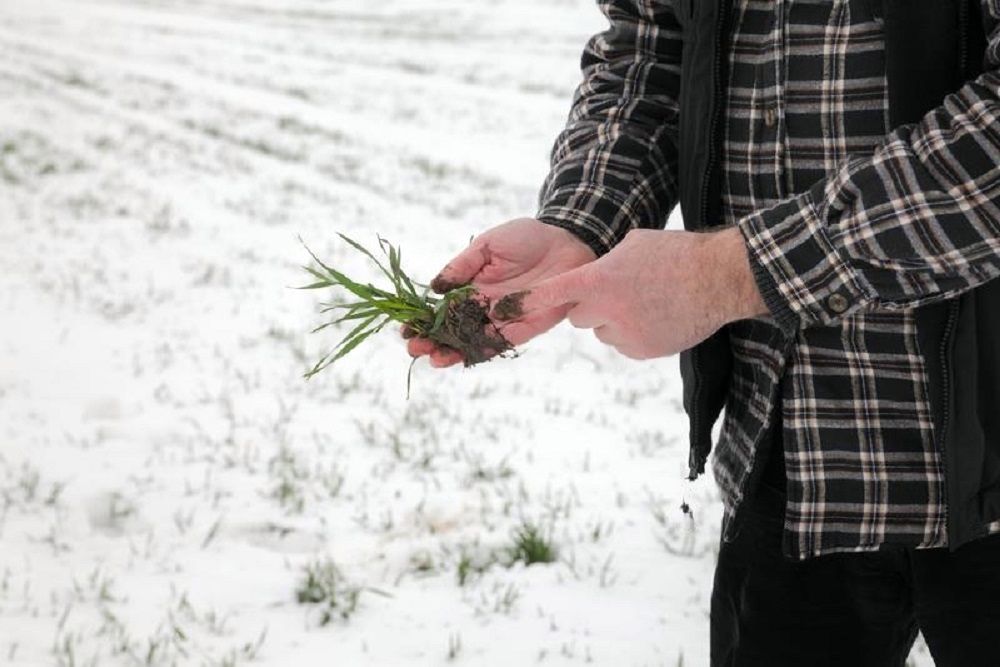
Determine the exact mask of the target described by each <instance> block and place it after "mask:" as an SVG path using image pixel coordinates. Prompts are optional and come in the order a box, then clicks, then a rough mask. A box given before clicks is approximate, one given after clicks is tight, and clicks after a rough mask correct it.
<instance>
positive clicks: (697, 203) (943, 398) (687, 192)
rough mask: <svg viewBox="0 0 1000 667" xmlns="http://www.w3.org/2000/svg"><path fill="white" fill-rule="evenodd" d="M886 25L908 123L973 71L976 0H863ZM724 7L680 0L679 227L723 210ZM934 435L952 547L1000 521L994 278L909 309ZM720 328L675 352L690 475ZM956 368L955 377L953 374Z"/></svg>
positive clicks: (901, 116)
mask: <svg viewBox="0 0 1000 667" xmlns="http://www.w3.org/2000/svg"><path fill="white" fill-rule="evenodd" d="M868 1H869V2H871V3H872V5H873V6H872V9H873V11H874V12H876V14H878V15H881V16H882V18H883V19H884V32H885V53H886V56H885V57H886V76H887V81H888V87H889V116H890V119H891V122H892V127H897V126H898V125H902V124H906V123H913V122H916V121H918V120H920V118H922V117H923V116H924V114H925V113H927V112H928V111H930V110H931V109H933V108H934V107H937V106H939V105H940V104H941V102H942V101H943V100H944V97H945V96H946V95H948V94H949V93H951V92H953V91H955V90H957V89H958V88H960V87H961V86H962V85H963V84H964V83H965V82H966V81H968V80H969V79H972V78H974V77H975V76H976V75H977V74H979V73H980V72H981V71H982V67H983V55H984V52H985V48H986V36H985V32H984V28H983V23H982V14H981V9H980V0H868ZM730 10H731V0H677V1H676V11H677V14H678V19H679V21H680V23H681V25H682V29H683V31H684V51H683V56H682V65H681V68H682V71H681V91H680V127H679V131H678V141H679V159H678V180H679V185H680V192H679V199H680V205H681V211H682V213H683V217H684V226H685V228H687V229H689V230H702V229H706V228H708V227H711V226H713V225H717V224H719V223H720V222H721V220H722V215H721V203H722V197H721V186H720V183H721V168H720V163H721V159H720V158H721V155H720V150H721V146H722V122H721V121H722V114H723V112H724V102H725V92H726V91H725V84H726V81H727V73H726V60H727V59H726V54H727V50H728V45H727V40H728V36H729V26H728V25H726V24H727V20H728V18H729V16H730V14H731V12H730ZM914 312H915V314H916V325H917V338H918V343H919V346H920V351H921V354H922V355H923V357H924V362H925V366H926V369H927V373H928V387H929V394H930V400H931V407H932V414H933V420H934V432H935V434H936V439H937V441H938V446H939V447H940V448H941V451H942V452H943V460H944V467H945V478H946V479H945V489H946V494H947V495H946V500H947V503H948V541H949V544H950V545H951V548H952V549H955V548H957V547H958V546H960V545H961V544H963V543H964V542H967V541H969V540H970V539H974V538H975V537H977V536H979V535H981V534H982V533H983V532H984V526H985V524H986V523H989V522H990V521H994V520H997V519H1000V280H993V281H990V282H987V283H985V284H982V285H980V286H979V287H978V288H976V289H973V290H969V291H968V292H966V293H964V294H962V295H961V296H959V297H958V298H956V299H951V300H948V301H944V302H939V303H935V304H929V305H926V306H923V307H921V308H918V309H916V310H915V311H914ZM731 368H732V356H731V351H730V348H729V334H728V329H727V328H726V327H723V328H722V329H720V330H719V331H717V332H716V333H715V334H713V335H712V336H710V337H709V338H708V339H706V340H704V341H703V342H701V343H699V344H698V345H696V346H695V347H693V348H691V349H689V350H685V351H684V352H681V354H680V369H681V379H682V381H683V392H684V409H685V410H686V411H687V414H688V418H689V420H690V446H691V451H690V478H691V479H694V478H695V477H697V476H698V475H699V474H701V473H703V472H704V470H705V461H706V459H707V458H708V455H709V452H710V450H711V447H712V427H713V425H714V423H715V421H716V419H717V417H718V416H719V414H720V412H721V411H722V408H723V406H724V404H725V399H726V393H727V390H728V385H729V378H730V370H731ZM956 371H958V372H956Z"/></svg>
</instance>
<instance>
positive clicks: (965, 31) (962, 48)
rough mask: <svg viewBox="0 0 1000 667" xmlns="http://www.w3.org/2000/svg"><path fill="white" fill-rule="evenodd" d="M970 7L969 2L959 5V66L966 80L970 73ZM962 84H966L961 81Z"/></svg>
mask: <svg viewBox="0 0 1000 667" xmlns="http://www.w3.org/2000/svg"><path fill="white" fill-rule="evenodd" d="M968 41H969V5H968V2H967V0H960V1H959V3H958V48H959V51H958V54H959V55H958V66H959V73H960V74H961V76H962V78H963V79H964V78H965V77H966V76H968V71H969V45H968ZM960 83H965V81H964V80H963V81H961V82H960Z"/></svg>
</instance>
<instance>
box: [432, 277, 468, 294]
mask: <svg viewBox="0 0 1000 667" xmlns="http://www.w3.org/2000/svg"><path fill="white" fill-rule="evenodd" d="M461 286H462V283H457V282H455V281H454V280H449V279H447V278H445V277H444V276H443V275H442V274H440V273H439V274H438V275H437V276H435V277H434V280H432V281H431V289H432V290H434V291H435V292H437V293H438V294H447V293H448V292H450V291H452V290H453V289H455V288H458V287H461Z"/></svg>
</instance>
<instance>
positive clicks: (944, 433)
mask: <svg viewBox="0 0 1000 667" xmlns="http://www.w3.org/2000/svg"><path fill="white" fill-rule="evenodd" d="M957 314H958V299H957V298H956V299H955V300H953V301H952V302H951V303H950V304H948V320H947V321H946V322H945V325H944V334H943V335H942V336H941V349H940V350H939V353H940V355H941V376H942V381H941V400H942V404H943V410H942V415H941V437H939V438H938V452H939V453H940V454H941V474H942V475H943V476H944V483H943V484H942V489H943V491H944V502H945V507H946V508H947V509H946V512H945V532H946V534H947V535H948V544H949V545H950V544H951V543H952V539H953V537H954V536H953V534H952V533H954V531H955V530H956V529H957V527H956V526H955V524H954V521H953V517H954V514H955V512H954V507H953V506H952V503H951V498H949V497H948V454H947V448H946V445H945V443H946V440H947V437H948V417H949V415H950V413H951V367H950V366H949V365H948V357H949V354H948V352H949V347H950V343H951V336H952V333H953V331H954V329H955V318H956V315H957Z"/></svg>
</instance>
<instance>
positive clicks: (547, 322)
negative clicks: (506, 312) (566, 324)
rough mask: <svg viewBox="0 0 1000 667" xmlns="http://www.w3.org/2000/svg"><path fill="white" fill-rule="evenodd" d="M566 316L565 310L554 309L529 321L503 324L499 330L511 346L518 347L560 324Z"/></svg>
mask: <svg viewBox="0 0 1000 667" xmlns="http://www.w3.org/2000/svg"><path fill="white" fill-rule="evenodd" d="M565 316H566V309H565V308H554V309H553V310H551V311H550V312H548V313H544V314H542V315H540V316H537V317H532V318H531V319H529V320H518V321H516V322H510V323H507V324H501V325H500V326H498V327H497V328H498V329H499V331H500V333H502V334H503V337H504V338H506V339H507V340H508V341H509V342H510V344H511V345H513V346H514V347H518V346H520V345H524V344H525V343H527V342H528V341H529V340H531V339H532V338H534V337H535V336H540V335H541V334H543V333H545V332H546V331H548V330H549V329H551V328H552V327H554V326H555V325H557V324H559V322H560V321H561V320H562V319H563V318H564V317H565Z"/></svg>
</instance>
